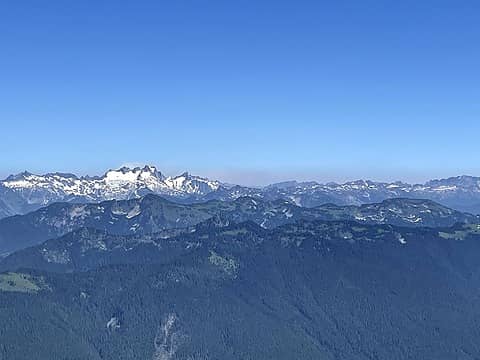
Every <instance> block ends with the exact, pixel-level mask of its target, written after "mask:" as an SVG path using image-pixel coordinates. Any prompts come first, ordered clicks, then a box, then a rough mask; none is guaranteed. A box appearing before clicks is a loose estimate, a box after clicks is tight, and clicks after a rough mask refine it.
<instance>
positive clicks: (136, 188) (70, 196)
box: [0, 166, 220, 214]
mask: <svg viewBox="0 0 480 360" xmlns="http://www.w3.org/2000/svg"><path fill="white" fill-rule="evenodd" d="M219 187H220V184H219V183H218V182H217V181H210V180H208V179H204V178H201V177H198V176H192V175H190V174H188V173H183V174H181V175H179V176H175V177H166V176H164V175H163V174H162V173H160V172H159V171H157V169H156V168H155V167H153V166H145V167H143V168H139V167H137V168H134V169H130V168H127V167H122V168H120V169H118V170H109V171H107V172H106V173H105V174H104V175H103V176H100V177H89V176H85V177H77V176H76V175H73V174H62V173H50V174H45V175H34V174H31V173H29V172H23V173H21V174H18V175H12V176H9V177H8V178H7V179H5V180H3V181H1V182H0V199H2V200H3V201H4V202H5V203H7V204H12V208H13V209H14V210H15V211H16V213H18V214H23V213H26V212H29V211H32V210H36V209H38V208H40V207H43V206H45V205H48V204H50V203H53V202H60V201H67V202H76V203H86V202H100V201H105V200H113V199H117V200H122V199H131V198H136V197H140V196H143V195H146V194H149V193H154V194H159V195H164V196H170V197H173V198H178V199H181V198H187V197H195V196H205V195H206V194H208V193H210V192H212V191H215V190H217V189H218V188H219Z"/></svg>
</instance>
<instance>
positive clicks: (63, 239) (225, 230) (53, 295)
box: [0, 194, 480, 360]
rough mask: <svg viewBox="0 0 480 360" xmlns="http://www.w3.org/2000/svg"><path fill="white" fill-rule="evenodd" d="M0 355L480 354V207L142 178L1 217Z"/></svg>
mask: <svg viewBox="0 0 480 360" xmlns="http://www.w3.org/2000/svg"><path fill="white" fill-rule="evenodd" d="M0 253H2V254H3V259H1V260H0V310H1V311H0V323H1V324H2V326H0V359H1V360H3V359H16V360H17V359H18V360H22V359H25V360H26V359H29V360H30V359H32V358H35V359H36V360H37V359H38V360H43V359H45V360H50V359H97V360H100V359H102V360H105V359H107V360H110V359H111V360H118V359H129V360H130V359H139V360H144V359H152V360H168V359H172V360H173V359H185V360H187V359H188V360H192V359H232V360H235V359H238V360H240V359H242V360H243V359H256V360H257V359H260V360H263V359H265V360H266V359H279V360H283V359H285V360H291V359H311V360H318V359H342V360H343V359H346V360H357V359H365V360H367V359H388V360H391V359H398V360H400V359H401V360H404V359H412V360H413V359H472V360H473V359H477V358H478V356H480V343H479V342H478V335H479V334H480V322H479V321H478V319H480V302H479V301H478V297H479V296H480V256H478V254H479V253H480V220H479V217H478V216H475V215H471V214H469V213H463V212H460V211H457V210H452V209H450V208H448V207H445V206H444V205H440V204H438V203H435V202H433V201H430V200H420V199H406V198H395V199H388V200H384V201H382V202H380V203H373V204H363V205H342V206H340V205H334V204H323V205H320V206H316V207H301V206H298V205H296V204H295V203H294V202H292V201H290V200H288V199H275V200H269V199H266V198H261V197H256V196H241V197H237V198H235V199H233V200H229V201H221V200H218V199H214V200H210V201H204V202H194V203H178V202H172V201H169V200H167V199H165V198H164V197H160V196H158V195H154V194H148V195H145V196H142V197H132V198H131V199H125V200H109V201H103V202H100V203H75V202H61V203H53V204H50V205H48V206H46V207H43V208H41V209H38V210H35V211H33V212H30V213H28V214H25V215H17V216H12V217H7V218H4V219H1V220H0Z"/></svg>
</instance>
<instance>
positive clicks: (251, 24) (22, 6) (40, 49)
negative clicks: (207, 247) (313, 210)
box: [0, 0, 480, 184]
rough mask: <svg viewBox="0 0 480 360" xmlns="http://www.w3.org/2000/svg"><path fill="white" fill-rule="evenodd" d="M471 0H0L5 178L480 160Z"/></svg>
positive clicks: (390, 168) (411, 176)
mask: <svg viewBox="0 0 480 360" xmlns="http://www.w3.org/2000/svg"><path fill="white" fill-rule="evenodd" d="M479 16H480V3H479V2H478V1H441V0H436V1H430V0H425V1H418V0H417V1H410V0H406V1H379V0H377V1H369V0H366V1H328V2H327V1H319V0H317V1H301V0H297V1H281V0H280V1H279V0H275V1H273V0H272V1H271V0H264V1H258V0H257V1H242V0H239V1H235V2H232V1H224V0H222V1H200V0H191V1H183V0H175V1H168V2H167V1H120V0H116V1H108V0H106V1H76V2H73V1H56V0H50V1H48V2H40V1H22V0H18V1H11V2H2V3H0V46H1V47H0V49H1V56H0V99H1V100H0V104H1V106H0V133H1V137H0V154H1V162H0V176H6V175H7V174H9V173H14V172H18V171H21V170H24V169H29V170H30V171H34V172H45V171H57V170H58V171H69V172H76V173H79V174H85V173H91V174H96V173H102V172H103V171H104V170H105V169H107V168H114V167H118V166H120V165H122V164H140V163H151V164H155V165H157V166H158V167H159V168H160V169H161V170H163V171H164V172H166V173H167V174H173V173H176V172H180V171H183V170H189V171H192V172H194V173H197V174H202V175H209V176H213V177H217V178H220V179H222V180H225V181H231V182H239V183H244V184H262V183H267V182H271V181H280V180H286V179H291V178H299V179H315V180H320V181H329V180H335V181H343V180H349V179H356V178H370V179H376V180H392V179H401V180H407V181H423V180H425V179H428V178H433V177H444V176H452V175H458V174H472V175H480V162H479V161H478V159H479V155H480V146H479V142H478V138H479V134H480V116H479V115H480V67H479V65H478V64H480V45H479V44H480V25H479V24H478V17H479Z"/></svg>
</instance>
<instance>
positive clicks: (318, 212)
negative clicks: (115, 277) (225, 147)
mask: <svg viewBox="0 0 480 360" xmlns="http://www.w3.org/2000/svg"><path fill="white" fill-rule="evenodd" d="M212 218H219V219H223V220H226V221H229V222H234V223H240V222H244V221H252V222H254V223H256V224H257V225H258V226H260V227H262V228H266V229H271V228H274V227H277V226H280V225H284V224H287V223H293V222H295V221H298V220H326V221H331V220H346V221H356V222H358V223H365V224H390V225H397V226H404V227H444V226H452V225H454V224H456V223H467V224H469V223H470V224H474V223H480V217H479V216H475V215H471V214H468V213H462V212H459V211H456V210H452V209H450V208H447V207H445V206H443V205H440V204H437V203H435V202H433V201H430V200H418V199H401V198H397V199H388V200H384V201H383V202H381V203H376V204H363V205H359V206H355V205H344V206H339V205H333V204H325V205H320V206H317V207H314V208H306V207H300V206H297V205H295V204H293V203H291V202H289V201H286V200H274V201H266V200H261V199H256V198H252V197H240V198H237V199H236V200H233V201H220V200H210V201H207V202H203V203H194V204H179V203H175V202H172V201H169V200H166V199H164V198H163V197H160V196H158V195H153V194H149V195H145V196H143V197H141V198H133V199H129V200H109V201H104V202H101V203H91V204H77V203H54V204H51V205H49V206H46V207H44V208H41V209H39V210H36V211H33V212H30V213H28V214H25V215H16V216H12V217H7V218H4V219H0V255H2V254H3V256H5V255H7V254H8V253H11V252H14V251H16V250H20V249H22V248H25V247H28V246H32V245H36V244H39V243H42V242H43V241H45V240H48V239H51V238H56V237H59V236H62V235H64V234H66V233H69V232H71V231H74V230H77V229H79V228H85V227H86V228H91V229H97V230H100V231H103V232H105V233H108V234H113V235H139V236H142V235H147V234H153V233H158V232H164V234H165V236H171V234H177V233H178V232H180V231H183V232H188V231H190V230H191V227H192V226H195V225H197V224H199V223H201V222H204V221H206V220H209V219H212ZM174 230H175V231H174Z"/></svg>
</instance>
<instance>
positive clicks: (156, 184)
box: [0, 166, 480, 218]
mask: <svg viewBox="0 0 480 360" xmlns="http://www.w3.org/2000/svg"><path fill="white" fill-rule="evenodd" d="M146 194H157V195H161V196H163V197H165V198H166V199H169V200H172V201H175V202H180V203H195V202H204V201H208V200H234V199H236V198H239V197H243V196H251V197H255V198H258V199H264V200H277V199H283V200H287V201H290V202H292V203H294V204H296V205H298V206H303V207H315V206H318V205H322V204H326V203H332V204H336V205H361V204H366V203H376V202H381V201H383V200H385V199H390V198H399V197H402V198H415V199H430V200H433V201H436V202H438V203H440V204H443V205H445V206H448V207H451V208H453V209H456V210H459V211H464V212H471V213H475V214H478V213H480V178H478V177H472V176H458V177H452V178H448V179H442V180H432V181H428V182H426V183H425V184H407V183H403V182H393V183H385V182H374V181H368V180H358V181H352V182H347V183H344V184H337V183H328V184H319V183H317V182H296V181H290V182H284V183H278V184H273V185H269V186H265V187H261V188H252V187H245V186H240V185H230V184H223V183H221V182H219V181H212V180H209V179H206V178H203V177H199V176H193V175H190V174H188V173H183V174H181V175H179V176H173V177H171V176H170V177H169V176H165V175H163V174H162V173H161V172H160V171H158V170H157V169H156V168H155V167H154V166H145V167H143V168H140V167H137V168H128V167H122V168H120V169H118V170H109V171H107V172H106V173H105V174H104V175H103V176H93V177H91V176H83V177H78V176H76V175H73V174H64V173H49V174H45V175H34V174H31V173H28V172H23V173H20V174H17V175H11V176H9V177H8V178H6V179H5V180H3V181H0V218H1V217H7V216H11V215H16V214H25V213H28V212H30V211H34V210H37V209H39V208H41V207H43V206H46V205H49V204H51V203H54V202H72V203H91V202H101V201H105V200H113V199H116V200H122V199H131V198H137V197H141V196H143V195H146Z"/></svg>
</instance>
